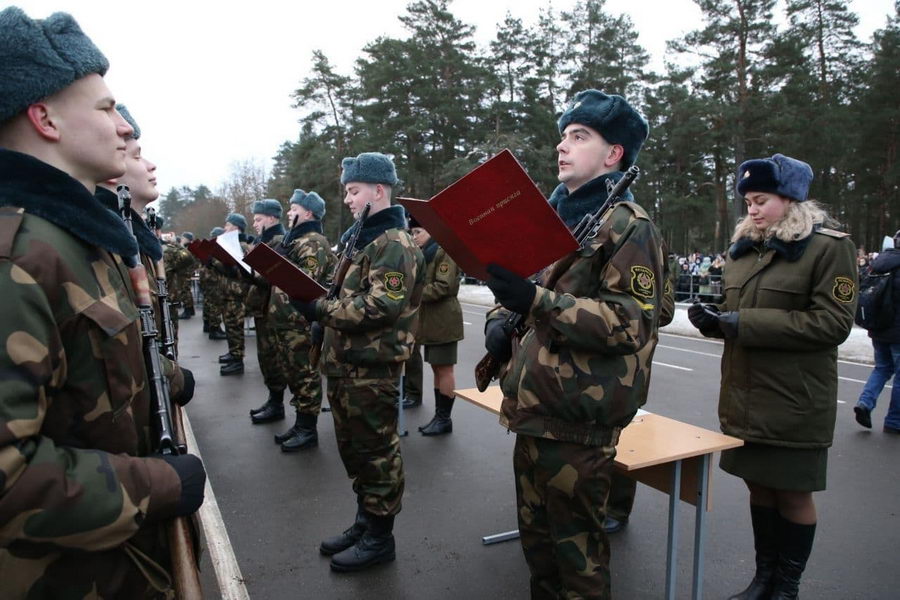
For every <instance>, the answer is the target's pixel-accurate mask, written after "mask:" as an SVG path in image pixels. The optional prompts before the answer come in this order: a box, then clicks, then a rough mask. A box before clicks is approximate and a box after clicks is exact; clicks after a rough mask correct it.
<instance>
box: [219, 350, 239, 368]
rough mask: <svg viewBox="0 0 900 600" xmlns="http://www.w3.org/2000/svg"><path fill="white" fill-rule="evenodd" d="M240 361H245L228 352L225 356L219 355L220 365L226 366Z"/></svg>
mask: <svg viewBox="0 0 900 600" xmlns="http://www.w3.org/2000/svg"><path fill="white" fill-rule="evenodd" d="M239 360H243V359H242V358H240V357H239V356H235V355H234V354H232V353H231V352H226V353H225V354H220V355H219V364H220V365H225V364H228V363H230V362H236V361H239Z"/></svg>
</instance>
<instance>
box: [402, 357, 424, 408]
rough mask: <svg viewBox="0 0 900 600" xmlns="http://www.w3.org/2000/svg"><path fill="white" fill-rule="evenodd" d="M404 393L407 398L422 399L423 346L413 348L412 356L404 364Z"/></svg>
mask: <svg viewBox="0 0 900 600" xmlns="http://www.w3.org/2000/svg"><path fill="white" fill-rule="evenodd" d="M404 367H405V371H404V375H403V392H404V394H405V395H406V397H407V398H410V399H419V400H421V399H422V345H421V344H416V345H415V346H413V349H412V354H410V355H409V358H408V359H406V363H404Z"/></svg>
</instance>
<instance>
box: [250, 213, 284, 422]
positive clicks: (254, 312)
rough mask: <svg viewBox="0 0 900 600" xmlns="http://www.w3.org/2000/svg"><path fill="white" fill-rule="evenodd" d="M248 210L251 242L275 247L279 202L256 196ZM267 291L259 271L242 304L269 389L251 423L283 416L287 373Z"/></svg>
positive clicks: (280, 230)
mask: <svg viewBox="0 0 900 600" xmlns="http://www.w3.org/2000/svg"><path fill="white" fill-rule="evenodd" d="M250 210H251V212H252V213H253V229H254V230H255V231H256V235H257V238H256V241H255V242H254V244H253V246H254V247H255V246H257V245H259V244H265V245H267V246H269V247H270V248H277V247H278V244H280V243H281V239H282V237H283V236H284V225H282V224H281V211H282V209H281V203H280V202H279V201H278V200H274V199H272V198H267V199H264V200H257V201H256V202H254V203H253V205H252V207H251V208H250ZM270 295H271V287H270V286H269V284H268V282H266V280H265V279H263V278H262V277H260V276H259V275H253V276H252V284H251V285H250V291H249V292H247V298H246V300H245V304H246V306H247V312H248V313H249V314H250V315H251V316H252V317H253V322H254V324H255V325H256V358H257V360H259V370H260V371H262V375H263V382H264V383H265V384H266V389H267V390H268V391H269V396H268V398H267V399H266V402H265V403H264V404H263V405H262V406H260V407H259V408H257V409H252V410H251V411H250V422H251V423H253V424H254V425H259V424H261V423H271V422H273V421H280V420H282V419H284V389H285V388H286V387H287V376H286V375H285V373H284V366H283V365H282V364H281V362H280V361H279V360H278V357H279V353H278V350H277V349H276V347H275V344H276V341H275V336H274V334H273V333H272V328H271V327H270V325H269V319H268V311H269V296H270Z"/></svg>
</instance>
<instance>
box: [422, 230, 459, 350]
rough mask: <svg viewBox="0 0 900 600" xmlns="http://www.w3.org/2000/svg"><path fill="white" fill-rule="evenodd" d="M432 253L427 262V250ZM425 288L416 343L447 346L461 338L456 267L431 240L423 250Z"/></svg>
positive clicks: (457, 271) (457, 272)
mask: <svg viewBox="0 0 900 600" xmlns="http://www.w3.org/2000/svg"><path fill="white" fill-rule="evenodd" d="M431 244H433V245H434V254H433V255H431V257H430V259H429V251H430V250H431V248H430V247H429V246H430V245H431ZM423 250H424V253H425V257H426V262H425V286H424V288H423V289H422V304H421V305H420V306H419V327H418V329H417V331H416V343H417V344H423V345H425V344H448V343H450V342H457V341H459V340H461V339H463V318H462V308H461V307H460V305H459V299H457V295H458V294H459V267H457V266H456V263H455V262H453V259H452V258H450V257H449V256H447V253H446V252H445V251H444V249H443V248H441V247H440V246H438V245H437V243H436V242H435V241H434V240H431V241H430V242H429V244H426V246H425V248H424V249H423Z"/></svg>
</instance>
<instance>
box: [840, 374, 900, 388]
mask: <svg viewBox="0 0 900 600" xmlns="http://www.w3.org/2000/svg"><path fill="white" fill-rule="evenodd" d="M838 379H843V380H844V381H852V382H853V383H862V384H865V383H866V380H865V379H853V378H852V377H841V376H840V375H838ZM884 389H886V390H892V389H894V386H893V385H885V386H884Z"/></svg>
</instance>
